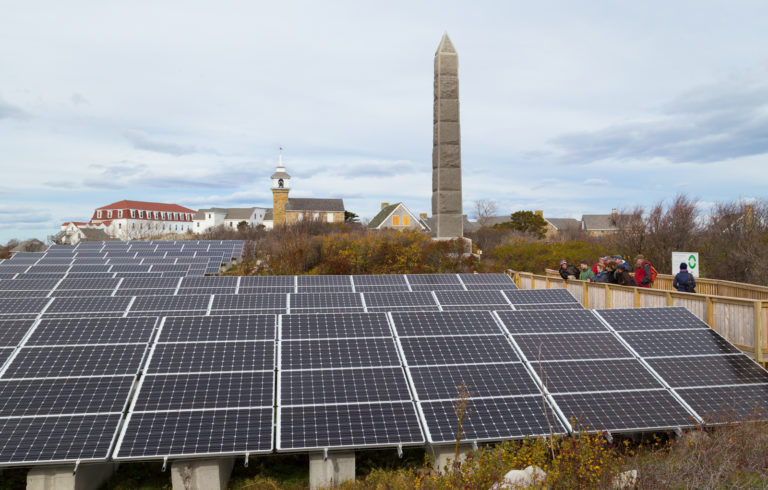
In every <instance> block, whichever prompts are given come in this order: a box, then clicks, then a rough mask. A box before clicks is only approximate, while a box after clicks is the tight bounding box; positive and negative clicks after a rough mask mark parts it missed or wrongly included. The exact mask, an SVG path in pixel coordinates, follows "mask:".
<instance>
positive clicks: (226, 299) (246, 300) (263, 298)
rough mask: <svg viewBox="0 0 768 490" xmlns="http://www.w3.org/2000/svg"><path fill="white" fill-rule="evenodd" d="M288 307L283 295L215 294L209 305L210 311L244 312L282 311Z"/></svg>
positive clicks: (285, 297)
mask: <svg viewBox="0 0 768 490" xmlns="http://www.w3.org/2000/svg"><path fill="white" fill-rule="evenodd" d="M287 305H288V296H287V295H285V294H236V295H235V294H230V295H220V294H216V295H215V296H214V297H213V303H211V309H212V310H227V311H246V310H267V309H273V310H274V309H281V310H284V309H285V308H286V307H287Z"/></svg>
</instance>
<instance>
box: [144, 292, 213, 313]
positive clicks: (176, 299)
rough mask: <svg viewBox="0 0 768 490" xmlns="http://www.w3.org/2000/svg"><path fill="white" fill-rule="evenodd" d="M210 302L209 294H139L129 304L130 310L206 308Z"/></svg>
mask: <svg viewBox="0 0 768 490" xmlns="http://www.w3.org/2000/svg"><path fill="white" fill-rule="evenodd" d="M210 302H211V297H210V296H209V295H197V296H192V295H189V296H140V297H137V298H136V300H135V301H134V302H133V305H131V309H130V312H131V313H135V312H141V311H179V310H182V311H194V310H207V309H208V305H209V304H210Z"/></svg>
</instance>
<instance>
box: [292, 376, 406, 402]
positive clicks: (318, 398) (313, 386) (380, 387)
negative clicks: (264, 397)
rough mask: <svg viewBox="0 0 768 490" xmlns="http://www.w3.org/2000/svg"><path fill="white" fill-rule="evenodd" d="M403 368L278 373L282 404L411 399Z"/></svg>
mask: <svg viewBox="0 0 768 490" xmlns="http://www.w3.org/2000/svg"><path fill="white" fill-rule="evenodd" d="M410 400H411V395H410V392H409V391H408V383H407V382H406V380H405V375H404V374H403V370H402V369H401V368H399V367H396V368H394V367H393V368H365V369H328V370H314V371H313V370H307V371H283V372H281V373H280V404H281V405H329V404H350V403H370V402H393V401H410Z"/></svg>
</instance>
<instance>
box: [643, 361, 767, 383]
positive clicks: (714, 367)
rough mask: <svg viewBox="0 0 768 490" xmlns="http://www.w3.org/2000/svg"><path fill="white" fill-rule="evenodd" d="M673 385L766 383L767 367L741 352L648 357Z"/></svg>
mask: <svg viewBox="0 0 768 490" xmlns="http://www.w3.org/2000/svg"><path fill="white" fill-rule="evenodd" d="M647 362H648V364H649V365H650V366H651V367H652V368H653V369H654V370H655V371H656V372H657V373H659V374H660V375H661V377H662V378H663V379H664V380H665V381H666V382H667V383H669V385H670V386H672V387H673V388H681V387H699V386H719V385H738V384H750V383H768V371H766V370H765V369H763V368H761V367H760V366H759V365H758V364H756V363H755V362H753V361H752V360H751V359H749V358H748V357H747V356H745V355H743V354H737V355H731V356H701V357H678V358H657V359H648V360H647Z"/></svg>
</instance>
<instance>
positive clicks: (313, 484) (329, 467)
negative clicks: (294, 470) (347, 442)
mask: <svg viewBox="0 0 768 490" xmlns="http://www.w3.org/2000/svg"><path fill="white" fill-rule="evenodd" d="M354 480H355V453H354V452H344V453H328V459H324V455H323V453H311V454H310V455H309V488H310V489H311V490H315V489H319V488H329V487H333V486H335V485H341V484H342V483H344V482H346V481H354Z"/></svg>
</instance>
